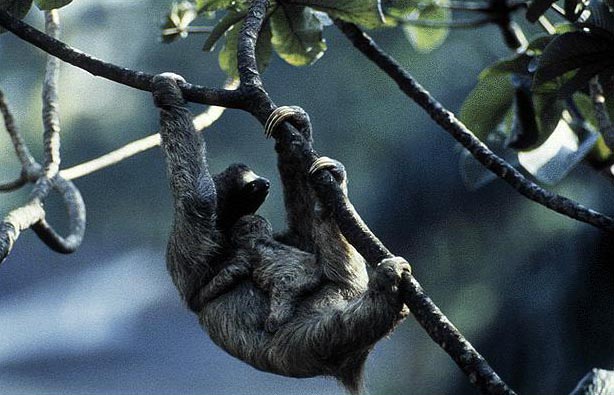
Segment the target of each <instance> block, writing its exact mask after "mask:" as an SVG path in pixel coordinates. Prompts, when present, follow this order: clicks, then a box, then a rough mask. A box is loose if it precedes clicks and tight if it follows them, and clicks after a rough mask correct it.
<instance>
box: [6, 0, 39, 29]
mask: <svg viewBox="0 0 614 395" xmlns="http://www.w3.org/2000/svg"><path fill="white" fill-rule="evenodd" d="M31 7H32V0H0V10H2V11H6V12H8V13H9V14H11V15H12V16H14V17H15V18H18V19H23V18H24V17H25V16H26V15H27V14H28V11H30V8H31ZM5 31H6V30H5V29H4V28H2V27H1V26H0V34H1V33H4V32H5Z"/></svg>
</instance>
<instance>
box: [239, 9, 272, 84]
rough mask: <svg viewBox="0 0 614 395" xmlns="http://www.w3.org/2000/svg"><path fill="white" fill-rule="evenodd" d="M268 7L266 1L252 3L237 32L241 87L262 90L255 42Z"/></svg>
mask: <svg viewBox="0 0 614 395" xmlns="http://www.w3.org/2000/svg"><path fill="white" fill-rule="evenodd" d="M268 5H269V2H268V1H253V2H252V4H250V7H249V10H248V12H247V15H246V17H245V21H244V22H243V26H242V27H241V31H240V32H239V41H238V44H237V67H238V70H239V76H240V78H241V86H242V87H246V88H262V80H261V79H260V73H259V72H258V65H257V64H256V41H258V34H259V33H260V28H261V27H262V21H263V19H264V16H265V15H266V10H267V7H268Z"/></svg>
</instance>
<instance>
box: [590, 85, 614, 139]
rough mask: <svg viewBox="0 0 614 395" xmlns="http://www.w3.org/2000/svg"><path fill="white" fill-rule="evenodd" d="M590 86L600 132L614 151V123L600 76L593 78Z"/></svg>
mask: <svg viewBox="0 0 614 395" xmlns="http://www.w3.org/2000/svg"><path fill="white" fill-rule="evenodd" d="M589 88H590V92H591V99H592V100H593V107H594V108H595V118H597V123H598V125H597V126H598V127H599V132H600V133H601V135H602V136H603V140H604V141H605V143H606V145H607V146H608V148H609V149H610V150H612V151H614V125H613V124H612V120H611V119H610V116H609V115H608V109H607V107H606V105H605V95H604V93H603V88H602V87H601V84H600V83H599V77H598V76H595V77H593V78H591V80H590V82H589Z"/></svg>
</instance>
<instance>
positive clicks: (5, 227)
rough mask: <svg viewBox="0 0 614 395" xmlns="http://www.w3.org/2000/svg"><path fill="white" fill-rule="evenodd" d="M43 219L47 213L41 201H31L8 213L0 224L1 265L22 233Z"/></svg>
mask: <svg viewBox="0 0 614 395" xmlns="http://www.w3.org/2000/svg"><path fill="white" fill-rule="evenodd" d="M43 218H45V211H44V210H43V206H42V204H41V202H40V201H39V200H31V201H30V202H28V204H26V205H24V206H22V207H19V208H16V209H15V210H13V211H11V212H10V213H8V215H7V216H6V217H5V218H4V220H3V221H2V222H1V223H0V263H2V262H3V261H4V259H5V258H6V257H7V256H8V254H9V253H10V252H11V250H12V249H13V245H14V244H15V241H16V240H17V238H18V237H19V235H20V234H21V232H22V231H24V230H25V229H28V228H30V227H31V226H32V225H34V224H35V223H37V222H38V221H40V220H41V219H43Z"/></svg>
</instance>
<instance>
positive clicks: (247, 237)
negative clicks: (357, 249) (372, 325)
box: [199, 156, 347, 333]
mask: <svg viewBox="0 0 614 395" xmlns="http://www.w3.org/2000/svg"><path fill="white" fill-rule="evenodd" d="M324 169H327V170H329V171H330V172H331V174H332V175H333V176H334V177H335V180H336V181H337V182H338V183H339V185H340V186H341V188H342V190H343V191H344V193H346V194H347V174H346V172H345V167H344V166H343V164H342V163H341V162H339V161H336V160H334V159H331V158H328V157H326V156H323V157H320V158H318V159H317V160H316V161H315V162H314V164H313V165H312V167H311V169H310V172H311V173H314V172H316V171H321V170H324ZM316 209H317V210H321V208H316ZM274 237H275V236H274V235H273V228H272V227H271V224H270V223H269V221H267V220H266V219H265V218H263V217H261V216H259V215H245V216H243V217H241V218H240V219H239V220H237V221H236V223H235V224H234V226H233V227H232V228H231V229H230V239H231V245H232V247H233V248H234V249H235V251H236V252H235V254H234V256H233V257H232V258H230V259H229V262H230V263H228V265H227V266H226V267H224V268H223V269H222V270H220V272H219V273H218V274H217V275H216V276H215V277H214V278H213V279H212V280H211V282H209V284H207V286H205V288H204V290H203V291H202V292H201V294H200V301H199V304H204V303H206V302H208V301H210V300H212V299H215V298H216V297H218V296H220V295H222V294H223V293H225V292H227V291H228V290H229V289H231V288H232V287H233V286H235V285H236V284H237V283H238V282H239V281H241V280H243V279H244V278H246V277H249V276H250V274H251V279H252V281H253V282H254V283H255V284H256V285H257V286H258V287H259V288H260V289H262V290H263V291H265V292H267V293H268V295H269V298H270V312H269V315H268V317H267V319H266V321H265V323H264V329H265V330H266V331H267V332H270V333H273V332H275V331H276V330H277V329H278V328H279V327H280V326H281V325H283V324H285V323H286V322H288V321H289V320H290V319H291V318H292V315H293V313H294V311H295V307H296V306H297V304H298V303H299V299H300V297H301V296H305V295H307V294H308V293H309V292H310V291H313V290H315V289H316V288H317V287H318V285H320V284H321V282H322V281H323V279H324V273H323V271H322V267H321V265H320V264H319V263H318V260H317V257H316V255H314V254H310V253H308V252H305V251H302V250H300V249H298V248H295V247H292V246H289V245H286V244H283V243H281V242H279V241H276V240H275V238H274Z"/></svg>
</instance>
